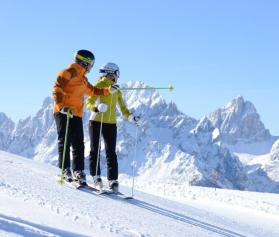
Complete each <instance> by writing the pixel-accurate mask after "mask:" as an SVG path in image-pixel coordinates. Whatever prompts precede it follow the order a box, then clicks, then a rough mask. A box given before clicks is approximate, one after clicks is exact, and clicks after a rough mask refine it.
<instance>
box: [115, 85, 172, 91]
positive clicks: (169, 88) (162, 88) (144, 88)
mask: <svg viewBox="0 0 279 237" xmlns="http://www.w3.org/2000/svg"><path fill="white" fill-rule="evenodd" d="M173 89H174V87H173V86H172V85H169V86H168V87H150V86H147V87H138V88H137V87H135V88H132V87H126V88H119V90H121V91H129V90H169V91H173Z"/></svg>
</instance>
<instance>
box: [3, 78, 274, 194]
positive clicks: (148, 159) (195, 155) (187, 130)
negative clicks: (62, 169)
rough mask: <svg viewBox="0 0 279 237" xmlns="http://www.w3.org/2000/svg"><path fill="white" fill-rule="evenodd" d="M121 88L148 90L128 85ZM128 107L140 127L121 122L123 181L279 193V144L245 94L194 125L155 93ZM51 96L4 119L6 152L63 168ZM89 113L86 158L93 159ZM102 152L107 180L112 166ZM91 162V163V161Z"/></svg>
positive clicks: (132, 97) (131, 95) (140, 94)
mask: <svg viewBox="0 0 279 237" xmlns="http://www.w3.org/2000/svg"><path fill="white" fill-rule="evenodd" d="M121 87H133V88H137V87H146V85H145V84H144V83H142V82H139V81H136V82H132V81H130V82H128V83H127V84H123V85H121ZM123 96H124V100H125V101H126V104H127V107H128V108H129V109H130V110H131V111H133V112H134V113H135V114H137V115H140V117H141V120H140V126H138V127H136V126H135V125H133V124H131V123H129V122H128V121H127V119H125V118H123V117H122V116H121V114H119V116H118V120H117V126H118V140H117V154H118V159H119V171H120V173H121V176H120V179H122V180H125V179H129V178H131V176H132V175H133V168H135V176H136V178H137V179H140V180H141V181H145V182H147V183H148V182H152V183H172V184H174V185H177V184H185V183H186V184H189V185H198V186H207V187H220V188H229V189H240V190H251V191H260V192H275V193H279V168H277V167H279V166H278V163H279V140H278V137H276V136H272V135H271V134H270V132H269V130H268V129H266V128H265V126H264V124H263V123H262V121H261V119H260V115H259V114H258V113H257V111H256V108H255V106H254V105H253V104H252V103H251V102H249V101H245V99H244V98H243V97H241V96H238V97H236V98H235V99H233V100H232V101H231V102H229V103H227V104H226V105H225V106H224V107H223V108H219V109H217V110H216V111H213V112H212V113H210V114H209V115H208V116H205V117H203V118H201V119H199V120H198V119H195V118H192V117H189V116H187V115H185V114H184V113H182V112H181V111H180V110H179V109H178V108H177V106H176V104H175V103H174V102H170V103H167V102H166V101H165V100H164V99H163V98H162V97H161V96H160V94H159V93H158V92H157V91H155V90H134V91H127V92H123ZM52 104H53V101H52V98H51V97H47V98H46V99H45V100H44V101H43V104H42V106H41V108H40V109H39V110H38V112H37V113H36V114H35V115H34V116H29V117H28V118H26V119H23V120H20V121H19V122H18V123H17V124H15V123H14V122H13V121H12V120H11V119H9V118H8V117H7V116H6V115H5V114H4V113H0V149H1V150H4V151H7V152H11V153H14V154H18V155H21V156H25V157H28V158H30V159H34V160H39V161H42V162H45V163H50V164H52V165H57V144H56V143H57V134H56V126H55V123H54V120H53V114H52ZM89 114H90V112H88V111H86V110H85V113H84V118H83V122H84V133H85V154H86V156H88V154H89V136H88V120H89ZM103 147H104V146H103V144H102V152H101V162H102V165H101V166H102V174H103V175H105V174H106V165H105V164H106V163H105V157H104V155H103V154H104V152H103ZM86 162H88V159H86Z"/></svg>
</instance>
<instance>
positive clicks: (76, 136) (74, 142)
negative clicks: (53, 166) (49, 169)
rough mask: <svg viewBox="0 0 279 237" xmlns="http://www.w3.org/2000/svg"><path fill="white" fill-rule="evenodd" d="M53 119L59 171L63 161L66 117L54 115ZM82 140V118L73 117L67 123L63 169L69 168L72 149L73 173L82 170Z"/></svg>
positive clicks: (58, 114) (59, 114)
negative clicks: (56, 135)
mask: <svg viewBox="0 0 279 237" xmlns="http://www.w3.org/2000/svg"><path fill="white" fill-rule="evenodd" d="M54 119H55V123H56V128H57V134H58V155H59V158H58V161H59V163H58V165H59V168H60V169H61V168H62V162H63V161H62V159H63V149H64V141H65V133H66V123H67V116H66V115H65V114H61V113H55V114H54ZM83 140H84V134H83V124H82V118H80V117H77V116H74V117H73V118H70V121H69V128H68V138H67V145H66V153H65V161H64V169H66V168H71V163H70V147H72V156H73V162H72V169H73V171H76V170H84V141H83Z"/></svg>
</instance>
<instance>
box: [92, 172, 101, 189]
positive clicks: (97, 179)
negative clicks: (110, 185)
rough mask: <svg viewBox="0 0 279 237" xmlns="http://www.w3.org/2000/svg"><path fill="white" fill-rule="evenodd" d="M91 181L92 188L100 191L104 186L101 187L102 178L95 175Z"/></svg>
mask: <svg viewBox="0 0 279 237" xmlns="http://www.w3.org/2000/svg"><path fill="white" fill-rule="evenodd" d="M93 181H94V186H95V188H97V189H99V190H102V189H103V187H104V185H103V181H102V178H101V177H100V176H99V175H96V176H94V177H93Z"/></svg>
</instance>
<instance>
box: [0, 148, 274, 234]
mask: <svg viewBox="0 0 279 237" xmlns="http://www.w3.org/2000/svg"><path fill="white" fill-rule="evenodd" d="M0 160H1V162H0V170H1V171H2V172H1V174H0V203H1V205H0V236H9V237H10V236H36V237H37V236H70V237H74V236H101V237H102V236H131V237H133V236H137V237H138V236H141V237H143V236H146V237H147V236H149V237H150V236H152V237H153V236H155V237H156V236H158V237H159V236H160V237H161V236H168V237H169V236H174V237H176V236H177V237H178V236H179V237H181V236H228V237H235V236H237V237H240V236H265V237H266V236H269V237H275V236H278V235H279V220H278V215H279V198H278V197H279V195H278V194H264V193H252V192H244V191H242V192H241V191H233V190H219V189H217V190H215V189H214V188H201V187H199V188H197V187H196V188H192V187H189V186H188V187H182V186H181V187H180V188H179V187H177V186H176V187H175V185H173V184H170V185H168V184H167V183H166V184H164V193H162V192H161V191H162V189H161V188H162V186H160V185H158V186H157V189H156V188H155V187H156V186H155V185H154V183H153V184H152V183H151V185H148V186H147V185H146V184H144V183H139V182H136V183H137V187H142V189H143V190H147V191H149V192H150V193H153V195H151V194H147V193H143V192H140V191H136V192H135V199H133V200H130V201H127V200H120V199H118V198H116V197H107V196H98V195H95V194H92V193H88V192H84V191H79V190H75V189H73V188H71V187H69V186H67V185H59V184H57V183H56V180H55V175H56V174H57V173H58V169H57V168H56V167H54V166H51V165H48V164H43V163H40V162H36V161H33V160H30V159H26V158H23V157H19V156H16V155H12V154H9V153H6V152H2V151H1V152H0ZM160 187H161V188H160ZM120 188H121V190H123V192H124V193H128V194H129V193H130V188H128V187H125V186H121V187H120ZM172 188H173V190H176V191H175V192H173V190H172ZM158 195H160V196H161V197H159V196H158ZM163 196H165V197H168V199H166V198H163ZM263 222H264V225H263V224H262V223H263Z"/></svg>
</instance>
